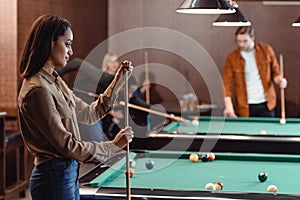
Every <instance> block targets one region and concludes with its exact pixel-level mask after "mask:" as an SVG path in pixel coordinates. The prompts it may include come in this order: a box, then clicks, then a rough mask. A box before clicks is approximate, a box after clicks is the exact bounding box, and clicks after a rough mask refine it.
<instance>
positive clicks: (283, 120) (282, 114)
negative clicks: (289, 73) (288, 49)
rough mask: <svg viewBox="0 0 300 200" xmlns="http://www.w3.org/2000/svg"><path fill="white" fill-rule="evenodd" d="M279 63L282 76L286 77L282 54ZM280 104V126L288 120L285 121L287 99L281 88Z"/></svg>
mask: <svg viewBox="0 0 300 200" xmlns="http://www.w3.org/2000/svg"><path fill="white" fill-rule="evenodd" d="M279 63H280V71H281V75H282V77H284V75H283V55H282V54H280V55H279ZM280 101H281V102H280V103H281V119H280V124H285V123H286V120H285V99H284V88H280Z"/></svg>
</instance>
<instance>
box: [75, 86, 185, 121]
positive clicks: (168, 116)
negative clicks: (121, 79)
mask: <svg viewBox="0 0 300 200" xmlns="http://www.w3.org/2000/svg"><path fill="white" fill-rule="evenodd" d="M73 91H75V92H79V93H82V94H86V95H88V96H91V97H99V95H97V94H95V93H91V92H86V91H84V90H81V89H78V88H73ZM119 105H121V106H125V102H124V101H120V102H119ZM128 107H130V108H134V109H137V110H141V111H144V112H148V113H152V114H155V115H159V116H162V117H166V118H169V119H172V120H174V121H179V122H184V123H188V122H189V120H187V119H184V118H182V117H177V116H175V115H172V114H167V113H163V112H159V111H156V110H153V109H150V108H145V107H142V106H138V105H135V104H131V103H128Z"/></svg>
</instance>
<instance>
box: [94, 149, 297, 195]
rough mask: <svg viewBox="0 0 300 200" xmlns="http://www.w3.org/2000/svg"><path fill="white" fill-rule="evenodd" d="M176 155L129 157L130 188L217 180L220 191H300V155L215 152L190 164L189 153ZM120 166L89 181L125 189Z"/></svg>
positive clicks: (194, 186)
mask: <svg viewBox="0 0 300 200" xmlns="http://www.w3.org/2000/svg"><path fill="white" fill-rule="evenodd" d="M179 155H180V154H178V156H177V154H175V153H173V154H169V153H164V152H149V153H148V154H146V157H142V158H138V157H133V158H134V159H135V161H136V167H135V168H134V170H135V175H134V176H133V177H132V178H131V179H130V180H131V187H132V188H148V189H149V188H150V189H151V188H153V189H167V190H196V191H204V190H205V185H206V184H207V183H209V182H215V181H221V182H222V183H223V184H224V189H223V191H222V192H246V193H267V192H266V188H267V187H268V186H269V185H271V184H272V185H276V186H277V187H278V189H279V192H278V193H280V194H300V190H299V188H300V182H299V181H298V180H299V178H300V173H299V171H300V156H295V155H267V154H226V153H223V154H220V153H219V154H216V160H214V161H210V162H202V161H199V162H197V163H192V162H191V161H189V159H188V156H189V155H190V153H185V154H183V155H182V156H181V157H179ZM149 159H151V160H153V161H154V163H155V166H154V168H153V169H151V170H147V169H146V168H145V162H146V161H147V160H149ZM120 166H121V168H120ZM124 166H125V160H121V161H120V162H119V163H117V165H116V166H113V167H111V168H110V169H109V170H108V171H107V172H106V174H105V175H104V176H102V175H103V174H102V175H100V176H98V177H97V178H96V179H94V180H93V181H92V183H93V184H94V185H97V186H102V187H118V188H119V187H121V188H125V187H126V177H125V175H124V173H123V171H124ZM259 172H266V173H267V174H268V179H267V181H266V182H264V183H261V182H260V181H259V180H258V173H259ZM97 183H98V184H97Z"/></svg>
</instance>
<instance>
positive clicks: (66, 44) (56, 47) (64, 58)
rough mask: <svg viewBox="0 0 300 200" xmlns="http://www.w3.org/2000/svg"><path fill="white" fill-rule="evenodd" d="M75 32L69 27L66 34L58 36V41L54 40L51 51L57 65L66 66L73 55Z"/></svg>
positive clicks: (51, 57)
mask: <svg viewBox="0 0 300 200" xmlns="http://www.w3.org/2000/svg"><path fill="white" fill-rule="evenodd" d="M72 42H73V33H72V30H71V29H70V28H68V29H67V30H66V31H65V33H64V35H61V36H59V37H58V39H57V41H53V42H52V48H51V53H50V60H51V61H52V62H53V64H54V65H55V66H56V67H64V66H66V64H67V62H68V61H69V59H70V56H71V55H73V50H72V47H71V45H72Z"/></svg>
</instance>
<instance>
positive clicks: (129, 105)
mask: <svg viewBox="0 0 300 200" xmlns="http://www.w3.org/2000/svg"><path fill="white" fill-rule="evenodd" d="M119 104H120V105H121V106H125V102H123V101H120V102H119ZM128 107H130V108H134V109H137V110H141V111H144V112H148V113H152V114H155V115H159V116H162V117H165V118H169V119H172V120H175V121H180V122H189V120H187V119H184V118H182V117H177V116H175V115H171V114H167V113H163V112H159V111H156V110H152V109H150V108H145V107H142V106H138V105H135V104H131V103H128Z"/></svg>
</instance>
